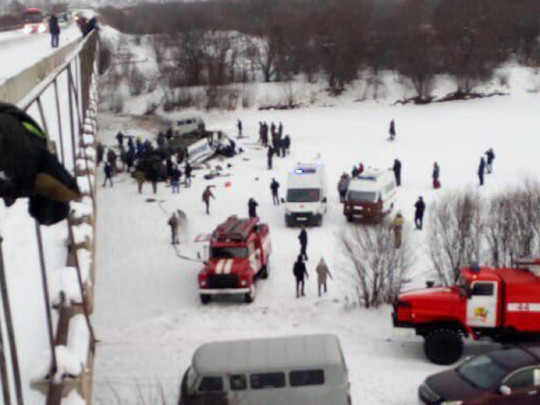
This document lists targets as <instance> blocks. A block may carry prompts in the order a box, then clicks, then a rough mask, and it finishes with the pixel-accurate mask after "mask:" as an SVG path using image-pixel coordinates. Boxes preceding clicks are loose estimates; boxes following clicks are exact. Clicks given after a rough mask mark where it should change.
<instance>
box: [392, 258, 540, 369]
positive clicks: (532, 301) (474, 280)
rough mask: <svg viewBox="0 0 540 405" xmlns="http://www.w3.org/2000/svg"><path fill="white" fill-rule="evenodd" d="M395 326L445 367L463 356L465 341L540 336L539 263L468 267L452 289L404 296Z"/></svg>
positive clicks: (507, 340)
mask: <svg viewBox="0 0 540 405" xmlns="http://www.w3.org/2000/svg"><path fill="white" fill-rule="evenodd" d="M392 318H393V322H394V326H395V327H401V328H413V329H414V330H415V331H416V334H417V335H419V336H422V337H423V338H424V352H425V354H426V356H427V358H428V359H430V360H431V361H432V362H434V363H436V364H442V365H448V364H452V363H454V362H455V361H457V360H458V359H459V358H460V357H461V355H462V353H463V338H464V337H470V338H472V339H474V340H478V339H481V338H490V339H492V340H494V341H496V342H500V343H512V342H520V341H526V340H533V341H536V340H538V339H539V338H540V259H530V260H522V261H520V262H519V264H517V265H516V267H515V268H501V269H494V268H486V267H482V268H480V267H478V266H472V267H469V268H465V269H462V270H461V276H460V279H459V280H458V282H457V283H456V285H455V286H452V287H437V288H426V289H420V290H413V291H409V292H405V293H402V294H401V295H400V296H399V298H398V299H397V301H396V303H395V304H394V312H393V314H392Z"/></svg>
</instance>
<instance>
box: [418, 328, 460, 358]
mask: <svg viewBox="0 0 540 405" xmlns="http://www.w3.org/2000/svg"><path fill="white" fill-rule="evenodd" d="M424 353H425V354H426V357H427V358H428V359H429V360H430V361H431V362H432V363H435V364H439V365H441V366H448V365H450V364H453V363H455V362H456V361H458V360H459V358H460V357H461V356H462V354H463V338H462V337H461V334H460V333H459V332H458V331H455V330H451V329H436V330H434V331H433V332H431V333H430V334H429V335H427V336H425V338H424Z"/></svg>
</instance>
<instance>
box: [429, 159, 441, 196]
mask: <svg viewBox="0 0 540 405" xmlns="http://www.w3.org/2000/svg"><path fill="white" fill-rule="evenodd" d="M440 175H441V169H440V168H439V165H438V164H437V162H435V163H434V164H433V174H432V175H431V177H432V178H433V188H434V189H438V188H441V182H440V180H439V177H440Z"/></svg>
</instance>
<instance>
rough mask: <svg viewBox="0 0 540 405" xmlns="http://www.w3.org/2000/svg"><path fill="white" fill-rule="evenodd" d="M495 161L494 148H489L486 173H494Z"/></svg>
mask: <svg viewBox="0 0 540 405" xmlns="http://www.w3.org/2000/svg"><path fill="white" fill-rule="evenodd" d="M493 160H495V152H493V148H489V150H488V151H487V152H486V171H487V173H488V174H491V173H492V172H493Z"/></svg>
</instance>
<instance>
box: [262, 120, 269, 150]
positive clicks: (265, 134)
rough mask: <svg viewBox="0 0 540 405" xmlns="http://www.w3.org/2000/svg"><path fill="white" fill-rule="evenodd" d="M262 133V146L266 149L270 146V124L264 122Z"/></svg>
mask: <svg viewBox="0 0 540 405" xmlns="http://www.w3.org/2000/svg"><path fill="white" fill-rule="evenodd" d="M262 131H263V133H262V144H263V146H264V147H265V148H266V147H267V146H268V124H267V123H266V122H263V127H262Z"/></svg>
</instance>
